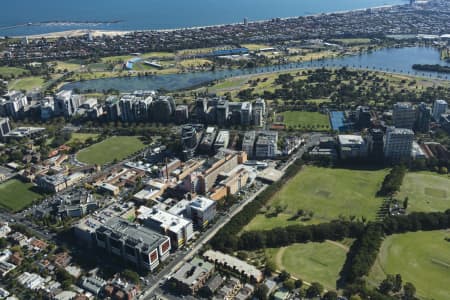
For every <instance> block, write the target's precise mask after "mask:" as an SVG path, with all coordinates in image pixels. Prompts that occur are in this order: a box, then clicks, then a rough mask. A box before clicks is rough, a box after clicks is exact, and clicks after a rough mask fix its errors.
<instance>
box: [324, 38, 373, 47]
mask: <svg viewBox="0 0 450 300" xmlns="http://www.w3.org/2000/svg"><path fill="white" fill-rule="evenodd" d="M331 42H332V43H340V44H343V45H346V46H352V45H362V44H369V43H370V42H371V39H368V38H348V39H333V40H331Z"/></svg>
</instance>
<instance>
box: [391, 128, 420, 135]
mask: <svg viewBox="0 0 450 300" xmlns="http://www.w3.org/2000/svg"><path fill="white" fill-rule="evenodd" d="M388 133H390V134H396V135H414V131H412V130H411V129H408V128H396V127H390V128H388Z"/></svg>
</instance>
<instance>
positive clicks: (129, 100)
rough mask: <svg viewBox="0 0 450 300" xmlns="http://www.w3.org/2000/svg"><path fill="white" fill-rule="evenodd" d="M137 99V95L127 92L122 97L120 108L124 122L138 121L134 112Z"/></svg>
mask: <svg viewBox="0 0 450 300" xmlns="http://www.w3.org/2000/svg"><path fill="white" fill-rule="evenodd" d="M135 101H136V96H134V95H130V94H126V95H123V96H122V97H121V98H120V101H119V110H120V119H121V120H122V122H134V121H136V120H135V118H134V114H133V103H134V102H135Z"/></svg>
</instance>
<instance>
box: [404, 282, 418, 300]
mask: <svg viewBox="0 0 450 300" xmlns="http://www.w3.org/2000/svg"><path fill="white" fill-rule="evenodd" d="M403 295H404V296H405V299H406V300H412V299H414V298H415V295H416V287H415V286H414V284H412V283H411V282H407V283H405V285H404V286H403Z"/></svg>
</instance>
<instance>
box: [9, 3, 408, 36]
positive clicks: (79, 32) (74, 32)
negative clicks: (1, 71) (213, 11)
mask: <svg viewBox="0 0 450 300" xmlns="http://www.w3.org/2000/svg"><path fill="white" fill-rule="evenodd" d="M404 5H408V4H406V3H405V4H390V5H381V6H375V7H367V8H358V9H350V10H342V11H334V12H324V13H316V14H306V15H302V16H292V17H273V18H271V19H263V20H255V21H250V22H249V24H261V23H266V22H270V20H272V19H280V20H283V21H286V20H292V19H299V18H308V17H318V16H324V15H325V16H327V15H334V14H347V13H352V12H361V11H366V10H368V9H370V10H383V9H391V8H394V7H398V6H404ZM236 25H243V23H241V22H236V23H225V24H213V25H204V26H190V27H177V28H171V29H133V30H106V29H105V30H102V29H96V30H93V29H69V30H64V31H55V32H48V33H43V34H34V35H18V36H12V38H25V37H26V38H28V39H41V38H62V37H78V36H83V35H87V34H89V33H90V34H92V36H93V37H99V36H103V35H105V36H109V37H114V36H123V35H126V34H130V33H136V32H173V31H179V30H200V29H207V28H214V27H224V26H236Z"/></svg>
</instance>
